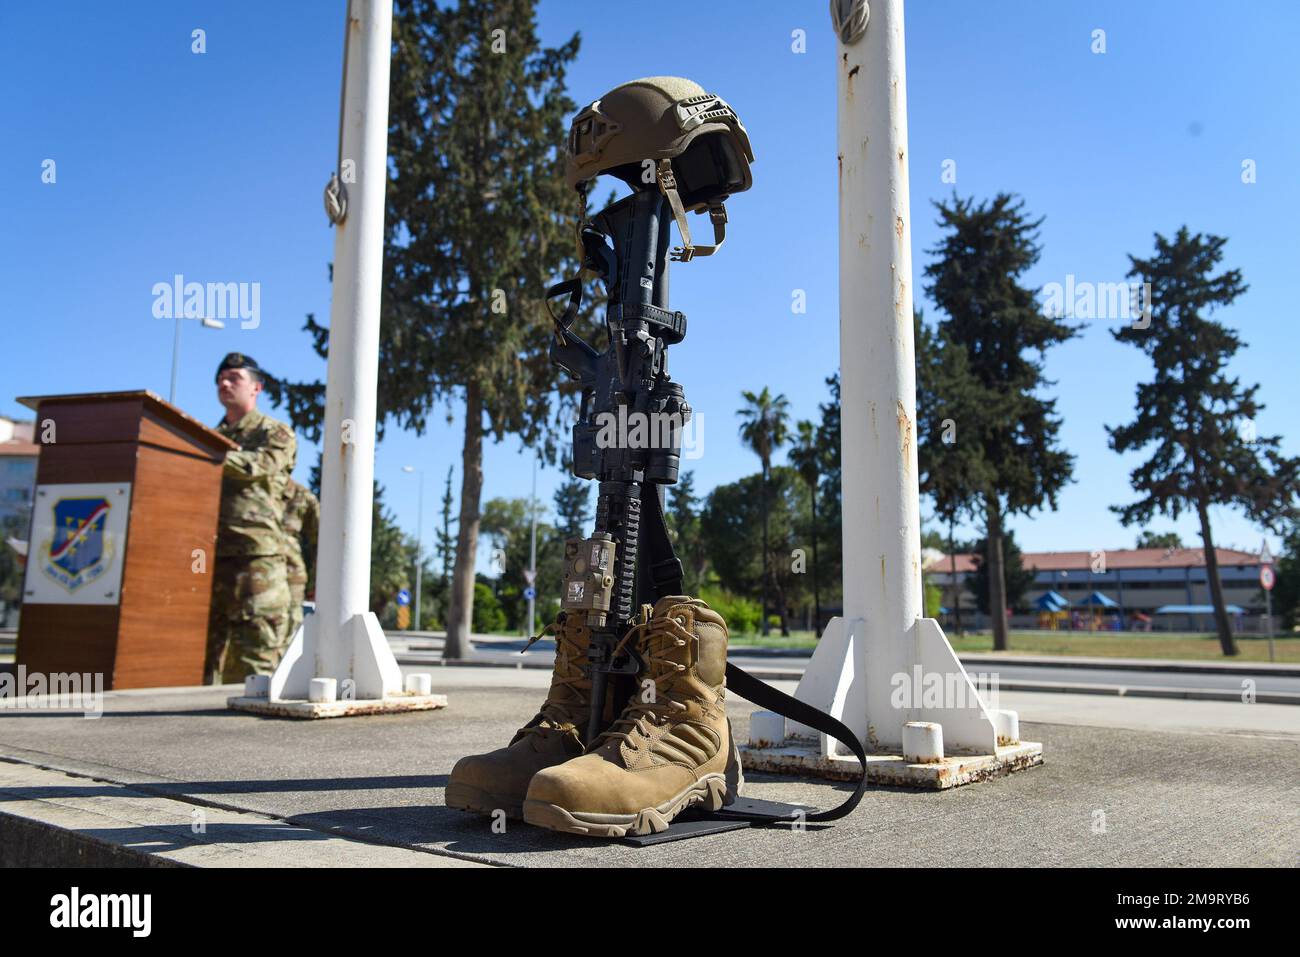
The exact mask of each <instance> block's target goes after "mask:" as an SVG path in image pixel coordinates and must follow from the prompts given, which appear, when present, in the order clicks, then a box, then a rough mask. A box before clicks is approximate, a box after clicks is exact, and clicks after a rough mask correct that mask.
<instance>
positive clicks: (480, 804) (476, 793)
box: [443, 781, 524, 821]
mask: <svg viewBox="0 0 1300 957" xmlns="http://www.w3.org/2000/svg"><path fill="white" fill-rule="evenodd" d="M443 802H444V803H445V804H446V805H447V807H450V808H455V809H456V810H458V811H470V812H472V813H474V814H483V815H486V816H487V817H491V816H492V815H493V814H495V813H496V812H497V811H505V812H506V817H508V818H513V819H514V820H516V821H518V820H520V819H521V818H523V816H524V808H523V805H522V804H520V803H518V802H517V801H509V800H506V799H505V798H502V797H499V796H497V795H495V794H492V793H490V792H488V791H484V790H481V789H480V788H476V787H474V786H472V785H469V784H461V783H459V782H456V781H451V782H449V783H448V784H447V793H446V796H445V797H444V798H443Z"/></svg>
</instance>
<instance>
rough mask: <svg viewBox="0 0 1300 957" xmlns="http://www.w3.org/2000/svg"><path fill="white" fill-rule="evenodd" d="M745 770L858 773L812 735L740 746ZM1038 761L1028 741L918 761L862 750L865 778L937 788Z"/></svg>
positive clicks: (854, 762)
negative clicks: (776, 744)
mask: <svg viewBox="0 0 1300 957" xmlns="http://www.w3.org/2000/svg"><path fill="white" fill-rule="evenodd" d="M740 763H741V765H742V766H743V767H744V769H745V770H746V771H765V772H768V773H771V774H789V775H798V776H803V777H816V778H828V779H830V780H832V781H856V780H857V779H858V775H859V774H861V773H862V771H861V770H860V766H859V765H858V759H857V758H855V757H854V756H853V755H848V756H840V755H825V754H822V752H821V748H820V747H818V744H817V742H816V741H815V740H812V739H810V738H787V739H786V741H785V743H784V744H783V745H781V746H779V747H761V748H760V747H753V746H746V747H742V748H741V749H740ZM1042 763H1043V746H1042V745H1041V744H1038V743H1037V742H1034V741H1021V742H1020V743H1018V744H1013V745H1007V746H1006V747H999V748H997V749H996V752H995V753H994V754H969V755H948V756H946V757H944V758H942V759H940V760H938V761H934V762H927V763H924V764H915V763H910V762H909V761H908V760H907V759H906V758H905V757H904V756H903V755H901V754H888V753H882V752H873V753H871V754H868V755H867V780H868V781H870V782H871V783H872V784H885V785H894V786H897V787H910V788H920V789H924V790H931V791H943V790H946V789H947V788H954V787H958V786H960V785H963V784H973V783H975V782H976V781H984V780H988V779H989V778H996V777H1000V776H1002V775H1004V774H1010V773H1011V772H1012V771H1020V770H1022V769H1024V768H1030V767H1033V766H1034V765H1036V764H1042Z"/></svg>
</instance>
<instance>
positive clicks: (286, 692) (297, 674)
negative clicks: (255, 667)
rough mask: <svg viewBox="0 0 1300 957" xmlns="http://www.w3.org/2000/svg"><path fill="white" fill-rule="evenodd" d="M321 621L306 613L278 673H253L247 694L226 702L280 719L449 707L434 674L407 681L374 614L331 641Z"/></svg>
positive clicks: (237, 708)
mask: <svg viewBox="0 0 1300 957" xmlns="http://www.w3.org/2000/svg"><path fill="white" fill-rule="evenodd" d="M322 622H323V619H322V618H321V616H320V612H319V611H316V612H313V613H312V614H309V615H307V616H306V618H304V619H303V623H302V624H301V625H300V626H298V631H297V632H296V633H295V634H294V636H293V640H292V641H291V642H290V643H289V648H288V650H287V651H286V652H285V653H284V657H283V658H281V659H280V664H279V665H278V666H277V667H276V669H275V672H274V674H271V675H254V676H252V677H250V678H249V679H248V680H247V681H245V683H244V693H243V694H242V695H235V696H233V697H231V698H228V699H227V700H226V706H227V707H229V708H230V709H231V710H232V711H247V712H250V713H253V714H262V715H267V716H270V717H277V718H345V717H352V716H358V715H367V714H397V713H401V712H406V711H431V710H434V709H437V708H445V707H447V696H446V695H442V694H432V693H430V688H431V686H432V679H431V677H430V676H429V675H427V674H425V675H408V676H407V679H406V683H405V686H404V685H403V681H402V670H401V668H400V667H398V664H397V659H396V658H395V657H394V656H393V650H392V648H391V647H389V644H388V639H387V638H386V637H385V636H384V631H383V629H382V628H381V627H380V626H379V619H378V618H376V617H375V616H374V614H373V613H372V612H364V613H362V614H359V615H353V616H352V617H351V618H349V619H348V620H347V621H345V622H344V623H343V626H342V627H341V628H339V629H337V633H336V634H335V635H334V636H333V641H332V642H331V641H329V640H328V639H327V638H326V637H325V636H323V635H322V634H321V631H322ZM332 662H336V663H339V664H340V666H339V667H334V666H333V665H332V664H331V663H332ZM332 672H339V673H332Z"/></svg>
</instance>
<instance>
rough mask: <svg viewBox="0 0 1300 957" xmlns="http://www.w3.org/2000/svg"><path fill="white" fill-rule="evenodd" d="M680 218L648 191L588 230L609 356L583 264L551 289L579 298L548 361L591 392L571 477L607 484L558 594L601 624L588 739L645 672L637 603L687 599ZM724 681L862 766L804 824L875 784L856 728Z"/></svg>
mask: <svg viewBox="0 0 1300 957" xmlns="http://www.w3.org/2000/svg"><path fill="white" fill-rule="evenodd" d="M672 221H673V216H672V210H671V207H670V206H669V203H668V200H667V199H666V198H665V197H664V196H663V194H662V193H660V192H658V191H653V190H641V191H638V192H634V193H633V194H632V195H631V196H628V197H626V198H625V199H622V200H620V201H618V202H617V203H613V204H611V205H610V206H608V207H606V208H605V209H604V210H602V211H601V212H599V213H597V214H596V215H595V216H593V217H592V218H591V220H590V222H589V223H587V224H585V225H584V226H583V227H582V231H581V237H582V270H585V271H588V272H591V273H593V274H594V275H595V276H596V277H597V278H598V279H600V280H601V281H602V282H603V283H604V285H605V290H606V292H607V294H608V296H609V302H608V304H607V307H606V312H605V327H606V330H607V331H608V334H609V345H608V347H607V348H606V350H605V351H604V352H597V351H596V350H595V349H593V348H592V347H591V346H590V345H589V344H588V343H586V342H584V341H583V340H582V339H581V338H580V337H579V336H577V335H575V334H574V333H573V331H572V330H571V329H570V328H569V327H570V326H571V325H572V324H573V321H574V319H576V318H577V314H578V309H579V307H580V305H581V303H582V275H583V272H582V270H580V271H579V273H578V275H577V276H575V277H574V278H572V279H568V280H566V281H564V282H561V283H558V284H556V285H554V286H552V287H551V288H550V289H549V290H548V291H547V299H548V300H549V299H550V298H552V297H554V296H560V295H564V294H566V293H567V294H568V296H569V304H568V307H567V308H566V309H565V311H564V313H563V314H562V315H561V316H558V317H556V316H554V315H553V318H554V319H555V341H554V342H553V343H552V345H551V362H552V363H553V364H555V365H557V366H559V367H560V368H561V369H564V370H565V371H566V372H567V373H568V374H569V375H570V377H572V378H573V379H576V380H577V381H578V383H579V385H580V386H581V388H582V399H581V404H580V406H579V414H578V421H577V422H576V423H575V424H574V426H573V472H574V474H575V475H577V476H579V477H581V478H588V479H596V480H598V481H599V483H600V485H599V489H600V496H599V499H598V500H597V505H596V528H595V532H594V533H593V535H592V536H591V538H588V539H570V540H569V541H568V542H566V543H565V558H566V561H567V562H568V573H567V574H566V576H565V582H564V595H563V597H562V598H561V607H563V608H564V609H565V610H566V613H568V614H582V613H585V614H586V615H587V624H588V627H590V629H591V642H590V645H589V646H588V650H587V658H588V673H589V674H590V675H591V717H590V719H589V720H588V724H587V734H586V738H585V740H586V742H587V744H588V745H590V744H591V743H592V742H594V741H595V740H596V738H597V736H598V735H599V734H600V732H601V731H603V730H604V727H603V718H604V703H605V692H606V689H607V688H608V687H609V681H610V678H611V677H613V678H614V679H615V681H616V682H619V683H618V684H616V685H615V693H616V696H615V702H616V705H617V704H619V703H621V702H622V701H624V700H626V698H627V697H628V696H630V694H631V693H632V692H631V684H632V678H633V676H635V675H636V674H637V672H638V671H639V670H640V669H641V667H642V664H643V663H642V661H641V659H640V657H639V656H638V654H637V651H636V649H635V648H631V647H624V648H623V649H622V650H620V651H619V653H618V654H617V656H616V655H615V650H616V648H617V646H618V645H619V644H620V642H621V641H622V638H623V636H624V635H625V634H626V633H627V629H628V628H629V627H630V626H631V625H632V622H633V616H634V615H635V613H636V610H637V608H638V607H639V606H640V604H641V603H642V602H643V601H645V600H647V599H653V600H655V601H657V600H658V599H660V598H663V597H664V596H666V595H677V594H681V593H682V563H681V562H680V561H679V560H678V559H677V557H676V555H675V554H674V553H673V546H672V542H671V541H670V540H669V538H668V532H667V529H666V526H665V522H664V512H663V486H664V485H671V484H673V483H674V482H676V481H677V467H678V462H679V460H680V456H681V429H682V426H683V425H684V424H685V423H686V422H687V421H689V420H690V416H691V409H690V406H688V405H687V404H686V399H685V395H684V393H683V392H682V387H681V386H680V385H678V384H677V383H676V382H673V381H672V379H671V377H670V376H669V375H668V362H667V359H668V346H670V345H674V344H676V343H678V342H681V341H682V339H683V338H684V337H685V336H686V316H685V315H684V314H683V313H681V312H676V311H673V310H671V309H669V308H668V262H669V242H670V226H671V224H672ZM676 254H677V253H676V251H674V255H676ZM629 423H631V424H632V426H633V428H635V427H636V426H637V425H638V424H639V425H640V426H641V428H642V433H641V434H642V435H643V436H645V437H646V441H636V442H632V441H629V438H630V435H629V433H627V432H626V427H627V426H628V424H629ZM611 428H612V429H613V434H614V436H615V439H614V441H612V442H611V441H608V436H609V434H610V430H611ZM726 675H727V678H726V680H727V686H728V687H729V688H730V689H732V690H733V691H735V692H736V693H738V694H740V695H741V696H742V697H745V698H747V699H749V700H750V701H752V702H753V703H754V704H757V705H758V706H759V707H764V708H770V709H772V710H774V711H777V712H778V713H780V714H783V715H786V716H788V717H790V718H793V719H794V720H796V721H799V722H801V723H803V724H806V725H808V726H809V727H812V728H816V729H817V730H819V731H823V732H825V733H827V734H830V735H831V736H832V737H835V738H836V739H838V740H839V741H840V742H842V743H843V744H844V745H845V746H846V747H848V748H849V749H850V750H851V751H852V752H853V753H854V754H855V755H856V756H857V757H858V760H859V761H860V762H861V763H862V767H863V774H862V777H861V779H860V780H859V782H858V785H857V788H856V789H855V790H854V792H853V793H852V794H851V795H850V796H849V797H848V799H847V800H845V801H844V802H843V803H841V804H840V805H839V806H838V807H836V808H833V809H832V810H830V811H815V810H812V809H808V810H809V811H810V813H808V814H807V816H806V819H807V820H809V821H830V820H834V819H836V818H839V817H843V816H844V815H845V814H848V813H849V812H850V811H851V810H852V809H853V808H854V807H856V806H857V804H858V802H859V801H860V800H861V799H862V795H863V792H864V789H865V787H866V757H865V752H864V751H863V748H862V745H861V743H860V742H859V741H858V739H857V737H856V736H855V735H854V734H853V732H852V731H851V730H850V729H849V728H847V727H845V726H844V725H843V724H842V723H841V722H839V721H837V720H836V719H834V718H832V717H831V716H830V715H827V714H823V713H822V712H820V711H818V710H817V709H816V708H813V707H810V706H809V705H807V704H804V703H803V702H801V701H798V700H796V699H794V698H792V697H790V696H789V695H786V694H785V693H783V692H780V691H777V690H776V689H775V688H772V687H769V686H768V685H766V684H764V683H763V682H761V681H759V680H758V679H756V678H754V677H752V676H751V675H749V674H747V673H746V672H744V671H743V670H741V669H740V668H738V667H737V666H735V665H734V664H731V663H728V664H727V672H726ZM614 710H615V712H617V711H618V710H619V709H618V707H615V709H614ZM794 810H796V809H794V808H791V807H789V806H788V805H782V804H777V803H775V802H763V801H751V800H741V801H738V802H737V803H736V804H735V805H733V806H732V807H731V808H729V809H725V810H724V811H722V812H717V816H722V817H729V818H732V819H737V820H748V821H755V822H772V821H782V820H784V821H789V820H790V819H791V812H792V811H794Z"/></svg>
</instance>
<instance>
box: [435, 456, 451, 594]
mask: <svg viewBox="0 0 1300 957" xmlns="http://www.w3.org/2000/svg"><path fill="white" fill-rule="evenodd" d="M453 468H454V466H451V465H448V466H447V486H446V488H445V489H444V490H443V493H442V527H441V528H440V529H438V541H437V544H436V545H435V548H436V549H437V552H438V555H439V556H440V557H441V558H442V582H441V583H440V587H441V588H443V589H446V588H448V587H450V585H451V565H452V562H453V561H455V559H456V539H454V538H452V535H451V526H452V525H453V524H455V522H456V519H454V518H452V516H451V502H452V498H451V473H452V469H453Z"/></svg>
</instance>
